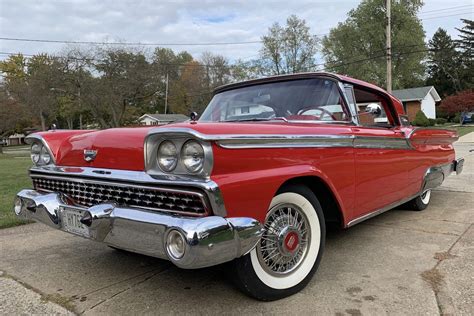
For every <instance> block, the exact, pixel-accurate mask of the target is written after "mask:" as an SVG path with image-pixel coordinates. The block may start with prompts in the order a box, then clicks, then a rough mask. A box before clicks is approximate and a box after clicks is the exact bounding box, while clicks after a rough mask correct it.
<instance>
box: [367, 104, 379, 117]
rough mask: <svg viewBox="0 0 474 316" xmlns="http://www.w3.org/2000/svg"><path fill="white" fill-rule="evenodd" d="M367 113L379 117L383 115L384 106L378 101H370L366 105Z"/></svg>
mask: <svg viewBox="0 0 474 316" xmlns="http://www.w3.org/2000/svg"><path fill="white" fill-rule="evenodd" d="M365 113H368V114H370V115H372V116H373V117H379V116H380V115H382V107H381V106H380V105H378V104H377V103H369V104H367V106H366V107H365Z"/></svg>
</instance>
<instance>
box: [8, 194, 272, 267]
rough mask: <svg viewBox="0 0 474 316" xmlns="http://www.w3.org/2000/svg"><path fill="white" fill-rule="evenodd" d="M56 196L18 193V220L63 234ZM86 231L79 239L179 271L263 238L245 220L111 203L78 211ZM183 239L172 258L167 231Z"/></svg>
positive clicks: (219, 259)
mask: <svg viewBox="0 0 474 316" xmlns="http://www.w3.org/2000/svg"><path fill="white" fill-rule="evenodd" d="M65 207H66V208H67V207H71V206H70V205H67V204H66V203H65V202H64V200H63V198H62V196H61V194H59V193H43V192H38V191H36V190H22V191H20V192H19V193H18V194H17V197H16V200H15V213H16V214H17V216H18V217H21V218H24V219H32V220H36V221H39V222H42V223H44V224H47V225H49V226H51V227H54V228H56V229H60V230H63V231H66V230H65V225H64V223H63V222H64V221H63V218H64V214H63V212H64V208H65ZM74 208H75V209H78V210H79V211H80V212H83V214H84V215H83V216H82V219H81V222H82V223H83V224H85V225H86V227H87V230H88V233H87V234H85V235H84V236H83V237H85V238H88V239H92V240H95V241H99V242H104V243H106V244H108V245H111V246H114V247H117V248H120V249H124V250H129V251H132V252H136V253H141V254H145V255H149V256H153V257H157V258H162V259H168V260H170V261H171V262H173V263H174V264H175V265H177V266H178V267H180V268H185V269H195V268H202V267H208V266H213V265H216V264H220V263H224V262H227V261H230V260H232V259H234V258H238V257H241V256H243V255H245V254H247V253H248V252H249V251H251V250H252V249H253V248H254V247H255V245H256V243H257V241H258V240H259V239H260V237H261V235H262V232H263V230H262V225H261V224H260V223H259V222H258V221H257V220H255V219H252V218H248V217H234V218H223V217H220V216H208V217H199V218H197V217H180V216H173V215H169V214H162V213H153V212H150V211H145V210H140V209H130V208H125V207H120V206H116V205H114V204H99V205H95V206H92V207H90V208H85V207H83V208H78V207H76V206H74ZM173 230H177V231H179V232H180V233H181V234H182V236H183V237H184V239H185V241H186V242H185V251H184V255H183V256H182V257H181V258H180V259H175V258H174V257H173V256H172V255H170V254H169V251H167V236H168V233H169V232H170V231H173Z"/></svg>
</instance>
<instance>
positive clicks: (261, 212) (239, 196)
mask: <svg viewBox="0 0 474 316" xmlns="http://www.w3.org/2000/svg"><path fill="white" fill-rule="evenodd" d="M299 177H317V178H319V179H320V180H322V181H323V182H324V183H325V184H326V185H327V186H328V187H329V188H330V190H331V191H332V193H333V194H334V196H335V198H336V199H337V202H338V204H339V206H340V207H341V211H342V212H343V213H344V210H346V209H347V201H344V199H343V198H342V197H341V192H338V189H337V187H336V185H335V184H334V183H333V181H331V179H330V177H328V176H327V175H326V174H325V173H324V172H322V171H321V170H320V169H318V168H317V167H315V166H314V165H310V164H303V165H294V166H284V167H278V168H272V169H264V170H258V171H257V170H252V171H247V172H236V173H233V174H225V175H217V176H215V177H212V179H213V180H214V181H215V182H216V183H217V184H218V185H219V188H220V190H221V192H222V195H223V198H224V202H225V206H226V209H227V215H228V216H230V217H234V216H249V217H253V218H255V219H257V220H259V221H260V222H264V221H265V216H266V214H267V211H268V208H269V206H270V202H271V200H272V198H273V197H274V196H275V194H276V192H277V191H278V189H279V188H280V187H281V186H282V185H283V184H284V183H285V182H287V181H289V180H291V179H295V178H299ZM349 191H350V190H349ZM346 193H348V195H351V194H350V192H346ZM344 202H345V203H344Z"/></svg>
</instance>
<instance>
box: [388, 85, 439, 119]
mask: <svg viewBox="0 0 474 316" xmlns="http://www.w3.org/2000/svg"><path fill="white" fill-rule="evenodd" d="M392 94H393V95H394V96H395V97H396V98H398V99H399V100H400V101H402V103H403V107H404V109H405V112H406V113H407V115H408V118H409V120H410V121H413V120H414V119H415V115H416V113H417V112H418V111H420V110H421V111H423V113H425V115H426V117H428V118H431V119H435V118H436V103H437V102H439V101H441V98H440V96H439V94H438V92H437V91H436V89H435V87H433V86H427V87H418V88H410V89H401V90H393V91H392Z"/></svg>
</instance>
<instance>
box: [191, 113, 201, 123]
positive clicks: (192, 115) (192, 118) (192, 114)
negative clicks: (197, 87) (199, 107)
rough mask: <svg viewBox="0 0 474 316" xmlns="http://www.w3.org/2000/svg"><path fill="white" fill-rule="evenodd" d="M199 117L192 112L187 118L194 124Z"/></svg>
mask: <svg viewBox="0 0 474 316" xmlns="http://www.w3.org/2000/svg"><path fill="white" fill-rule="evenodd" d="M198 117H199V114H197V112H192V113H191V114H189V118H190V119H191V121H193V122H195V121H196V120H197V119H198Z"/></svg>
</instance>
